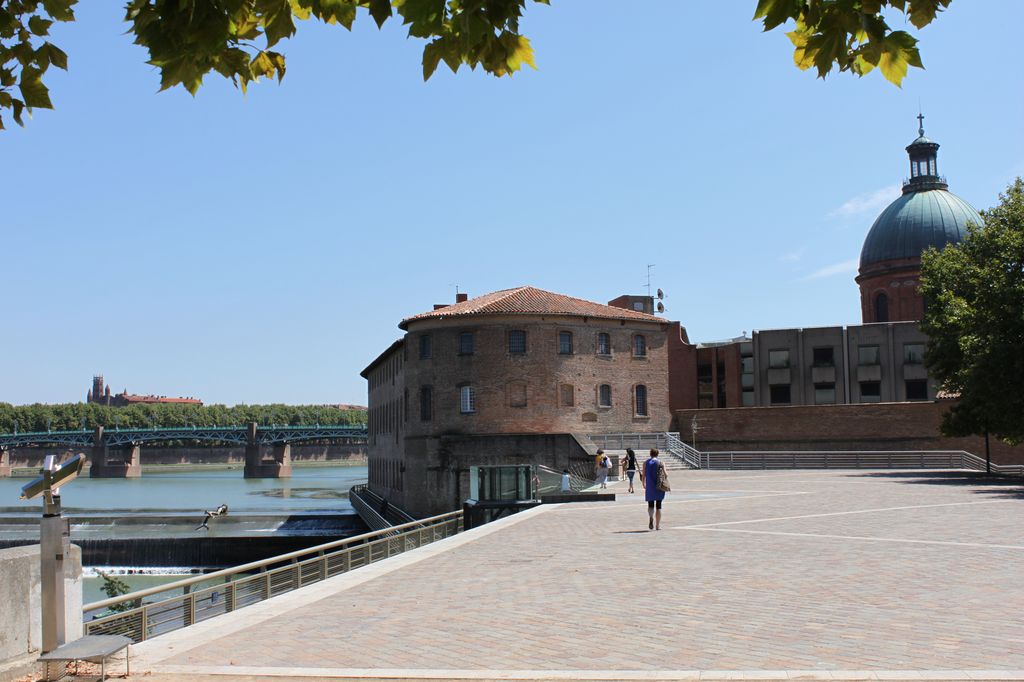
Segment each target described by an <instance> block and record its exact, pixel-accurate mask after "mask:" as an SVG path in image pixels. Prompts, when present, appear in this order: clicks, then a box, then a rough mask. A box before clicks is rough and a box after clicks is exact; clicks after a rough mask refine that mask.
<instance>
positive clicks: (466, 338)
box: [459, 332, 476, 355]
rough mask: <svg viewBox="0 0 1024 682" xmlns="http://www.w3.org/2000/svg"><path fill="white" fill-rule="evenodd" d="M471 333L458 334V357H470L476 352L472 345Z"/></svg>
mask: <svg viewBox="0 0 1024 682" xmlns="http://www.w3.org/2000/svg"><path fill="white" fill-rule="evenodd" d="M473 341H474V339H473V332H462V333H460V334H459V355H472V354H473V352H474V351H475V350H476V349H475V347H474V345H475V344H474V343H473Z"/></svg>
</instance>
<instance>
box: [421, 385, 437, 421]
mask: <svg viewBox="0 0 1024 682" xmlns="http://www.w3.org/2000/svg"><path fill="white" fill-rule="evenodd" d="M433 416H434V391H433V389H431V388H430V386H421V387H420V421H422V422H428V421H430V420H431V419H432V418H433Z"/></svg>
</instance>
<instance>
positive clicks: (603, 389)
mask: <svg viewBox="0 0 1024 682" xmlns="http://www.w3.org/2000/svg"><path fill="white" fill-rule="evenodd" d="M597 404H598V405H599V406H600V407H611V406H612V387H611V386H610V385H608V384H601V385H600V386H599V387H598V389H597Z"/></svg>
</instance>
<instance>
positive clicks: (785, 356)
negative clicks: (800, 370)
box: [768, 350, 789, 402]
mask: <svg viewBox="0 0 1024 682" xmlns="http://www.w3.org/2000/svg"><path fill="white" fill-rule="evenodd" d="M768 367H769V368H770V369H785V368H787V367H789V351H788V350H770V351H768ZM787 402H788V401H787Z"/></svg>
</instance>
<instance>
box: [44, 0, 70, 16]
mask: <svg viewBox="0 0 1024 682" xmlns="http://www.w3.org/2000/svg"><path fill="white" fill-rule="evenodd" d="M77 2H78V0H43V9H44V10H46V13H47V14H49V15H50V16H51V17H53V18H54V19H56V20H57V21H74V20H75V12H74V10H72V9H71V8H72V7H73V6H74V5H75V4H76V3H77Z"/></svg>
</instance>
